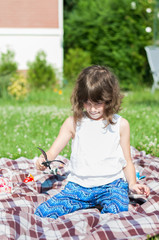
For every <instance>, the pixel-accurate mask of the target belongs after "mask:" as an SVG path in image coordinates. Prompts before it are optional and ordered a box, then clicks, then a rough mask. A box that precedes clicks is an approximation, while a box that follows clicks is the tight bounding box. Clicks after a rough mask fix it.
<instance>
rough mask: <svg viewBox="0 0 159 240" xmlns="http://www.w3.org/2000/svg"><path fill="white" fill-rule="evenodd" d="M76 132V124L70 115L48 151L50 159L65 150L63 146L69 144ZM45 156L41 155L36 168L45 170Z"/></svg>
mask: <svg viewBox="0 0 159 240" xmlns="http://www.w3.org/2000/svg"><path fill="white" fill-rule="evenodd" d="M74 134H75V126H74V121H73V117H68V118H67V119H66V120H65V122H64V123H63V125H62V127H61V129H60V132H59V134H58V136H57V138H56V140H55V141H54V143H53V144H52V146H51V147H50V149H49V150H48V151H47V152H46V153H47V157H48V160H54V159H55V158H56V157H57V155H58V154H59V153H60V152H61V151H62V150H63V148H64V147H65V146H66V145H67V143H68V142H69V140H70V139H71V138H73V137H74ZM44 161H45V160H44V158H43V157H42V156H40V157H39V158H38V159H37V161H36V168H37V169H39V170H44V169H45V168H46V167H45V166H44V165H42V162H44Z"/></svg>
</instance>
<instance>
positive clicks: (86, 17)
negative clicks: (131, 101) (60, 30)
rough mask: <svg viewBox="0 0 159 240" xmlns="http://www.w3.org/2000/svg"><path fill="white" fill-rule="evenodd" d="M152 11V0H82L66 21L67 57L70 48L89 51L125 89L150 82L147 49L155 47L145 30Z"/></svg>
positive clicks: (93, 60) (96, 62)
mask: <svg viewBox="0 0 159 240" xmlns="http://www.w3.org/2000/svg"><path fill="white" fill-rule="evenodd" d="M153 8H154V3H153V1H152V0H148V1H145V0H136V1H131V0H120V1H116V0H98V1H92V0H87V1H85V0H79V1H78V3H77V5H76V7H74V8H73V10H72V11H71V12H69V14H68V16H67V18H66V19H65V26H64V27H65V35H64V43H65V45H64V46H65V56H66V55H67V53H68V51H69V49H70V48H77V47H79V48H81V49H83V50H85V51H87V52H89V53H90V55H91V62H92V64H102V65H109V66H110V67H111V68H113V69H114V71H115V73H116V74H117V75H118V77H119V79H120V81H121V85H122V87H123V88H125V89H130V88H133V87H134V86H136V85H138V84H140V85H141V84H142V83H148V82H149V83H150V79H151V80H152V77H151V74H150V72H149V65H148V62H147V58H146V54H145V50H144V47H145V46H146V45H150V44H152V39H153V33H152V32H146V28H147V27H150V29H152V26H153ZM148 9H149V10H148ZM150 11H151V12H150ZM67 12H68V9H67Z"/></svg>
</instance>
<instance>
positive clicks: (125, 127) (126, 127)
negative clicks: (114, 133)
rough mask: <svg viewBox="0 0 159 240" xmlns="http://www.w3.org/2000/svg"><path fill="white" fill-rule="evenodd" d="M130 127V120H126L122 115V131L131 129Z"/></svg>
mask: <svg viewBox="0 0 159 240" xmlns="http://www.w3.org/2000/svg"><path fill="white" fill-rule="evenodd" d="M129 128H130V126H129V122H128V120H126V119H125V118H123V117H121V120H120V131H123V130H129Z"/></svg>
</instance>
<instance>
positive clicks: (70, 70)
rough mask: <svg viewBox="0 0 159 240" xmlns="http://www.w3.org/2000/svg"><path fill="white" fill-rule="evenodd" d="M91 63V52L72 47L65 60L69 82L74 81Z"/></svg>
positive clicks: (65, 74) (65, 73) (65, 71)
mask: <svg viewBox="0 0 159 240" xmlns="http://www.w3.org/2000/svg"><path fill="white" fill-rule="evenodd" d="M90 64H91V58H90V54H89V52H86V51H84V50H82V49H80V48H75V49H73V48H70V49H69V51H68V53H67V55H66V56H65V61H64V76H65V78H66V79H67V81H68V82H69V83H73V82H74V81H75V80H76V78H77V76H78V74H79V73H80V71H81V70H82V69H83V68H85V67H88V66H89V65H90Z"/></svg>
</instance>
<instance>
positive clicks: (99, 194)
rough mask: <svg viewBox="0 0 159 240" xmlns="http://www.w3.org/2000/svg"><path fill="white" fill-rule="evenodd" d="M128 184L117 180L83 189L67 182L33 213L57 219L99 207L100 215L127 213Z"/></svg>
mask: <svg viewBox="0 0 159 240" xmlns="http://www.w3.org/2000/svg"><path fill="white" fill-rule="evenodd" d="M128 204H129V197H128V183H127V182H125V181H124V180H123V179H117V180H115V181H113V182H112V183H109V184H106V185H102V186H99V187H92V188H85V187H82V186H80V185H78V184H76V183H73V182H68V183H67V185H66V186H65V188H64V190H62V191H61V192H60V193H58V194H57V195H55V196H53V197H51V198H50V199H49V200H47V201H46V202H44V203H42V204H41V205H40V206H39V207H38V208H37V209H36V211H35V214H36V215H38V216H40V217H49V218H54V219H56V218H58V217H59V216H62V215H65V214H68V213H72V212H74V211H77V210H79V209H86V208H91V207H95V206H97V205H100V206H101V208H102V210H101V213H108V212H109V213H114V214H115V213H118V212H122V211H128Z"/></svg>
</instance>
